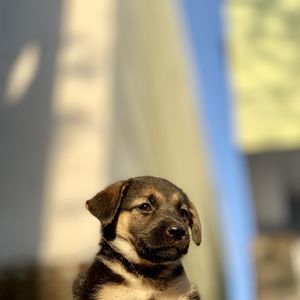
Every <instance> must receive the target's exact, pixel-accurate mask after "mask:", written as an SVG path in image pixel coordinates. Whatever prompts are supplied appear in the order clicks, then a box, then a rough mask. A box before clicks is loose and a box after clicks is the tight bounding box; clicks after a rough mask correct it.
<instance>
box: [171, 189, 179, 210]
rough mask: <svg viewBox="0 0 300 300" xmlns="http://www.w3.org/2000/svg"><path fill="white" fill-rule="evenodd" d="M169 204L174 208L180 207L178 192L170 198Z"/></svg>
mask: <svg viewBox="0 0 300 300" xmlns="http://www.w3.org/2000/svg"><path fill="white" fill-rule="evenodd" d="M171 203H172V204H173V205H174V206H175V207H178V206H180V205H181V201H180V194H179V193H178V192H175V193H173V194H172V196H171Z"/></svg>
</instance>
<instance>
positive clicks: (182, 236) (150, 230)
mask: <svg viewBox="0 0 300 300" xmlns="http://www.w3.org/2000/svg"><path fill="white" fill-rule="evenodd" d="M86 207H87V208H88V210H89V211H90V212H91V213H92V214H93V215H94V216H95V217H97V218H98V219H99V220H100V222H101V224H102V230H103V238H104V239H106V240H107V241H109V242H110V243H111V244H112V245H114V246H115V247H117V248H118V250H120V251H123V252H124V251H125V252H127V253H123V254H125V255H126V254H127V255H129V253H131V258H132V259H133V256H134V258H135V259H136V258H140V259H143V260H144V261H147V262H151V263H162V262H169V261H174V260H177V259H179V258H180V257H181V256H182V255H184V254H186V253H187V250H188V247H189V243H190V235H189V227H190V229H191V233H192V239H193V241H194V242H195V243H196V244H197V245H200V243H201V225H200V220H199V216H198V213H197V211H196V209H195V207H194V205H193V204H192V203H191V201H190V200H189V199H188V197H187V196H186V194H185V193H184V192H183V191H182V190H181V189H180V188H178V187H176V186H175V185H174V184H172V183H171V182H169V181H167V180H165V179H162V178H156V177H150V176H143V177H136V178H131V179H128V180H125V181H118V182H116V183H114V184H112V185H110V186H108V187H107V188H106V189H104V190H103V191H101V192H100V193H98V194H97V195H96V196H95V197H94V198H92V199H91V200H88V201H87V202H86ZM133 254H134V255H133Z"/></svg>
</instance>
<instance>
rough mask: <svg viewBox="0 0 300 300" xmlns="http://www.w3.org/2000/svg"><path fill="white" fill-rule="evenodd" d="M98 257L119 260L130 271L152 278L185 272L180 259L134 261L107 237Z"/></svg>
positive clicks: (161, 277)
mask: <svg viewBox="0 0 300 300" xmlns="http://www.w3.org/2000/svg"><path fill="white" fill-rule="evenodd" d="M97 257H98V258H99V259H104V260H107V261H111V262H118V263H119V264H121V265H122V267H123V268H124V269H126V271H128V272H129V273H131V274H134V275H136V276H141V277H143V278H148V279H151V280H163V279H164V278H168V280H169V279H170V278H175V277H177V276H179V275H181V274H182V273H183V272H184V269H183V266H182V264H181V262H180V261H179V260H178V261H176V262H172V263H136V262H132V261H130V260H129V259H128V258H126V257H125V255H123V254H122V253H121V251H118V250H117V249H116V248H115V247H114V246H113V245H111V244H110V242H108V241H106V240H105V239H102V240H101V243H100V250H99V252H98V254H97Z"/></svg>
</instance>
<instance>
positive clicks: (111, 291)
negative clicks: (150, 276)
mask: <svg viewBox="0 0 300 300" xmlns="http://www.w3.org/2000/svg"><path fill="white" fill-rule="evenodd" d="M190 287H191V286H190V283H189V282H188V281H186V277H185V276H182V277H181V278H178V280H175V281H174V282H172V283H171V284H170V285H168V286H166V287H165V288H164V289H158V288H155V287H154V286H152V285H151V284H147V283H145V282H143V280H142V279H139V278H131V279H130V280H128V281H127V282H126V283H125V284H122V285H105V286H103V287H101V289H100V290H99V292H98V293H97V297H96V299H97V300H103V299H110V300H117V299H123V300H171V299H172V300H173V299H178V300H185V299H188V297H187V294H188V292H189V290H190Z"/></svg>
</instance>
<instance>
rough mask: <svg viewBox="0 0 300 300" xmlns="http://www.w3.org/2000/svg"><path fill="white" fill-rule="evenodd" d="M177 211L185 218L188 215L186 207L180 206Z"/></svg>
mask: <svg viewBox="0 0 300 300" xmlns="http://www.w3.org/2000/svg"><path fill="white" fill-rule="evenodd" d="M179 212H180V215H181V216H182V217H183V218H187V217H188V212H187V210H186V209H184V208H180V210H179Z"/></svg>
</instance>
